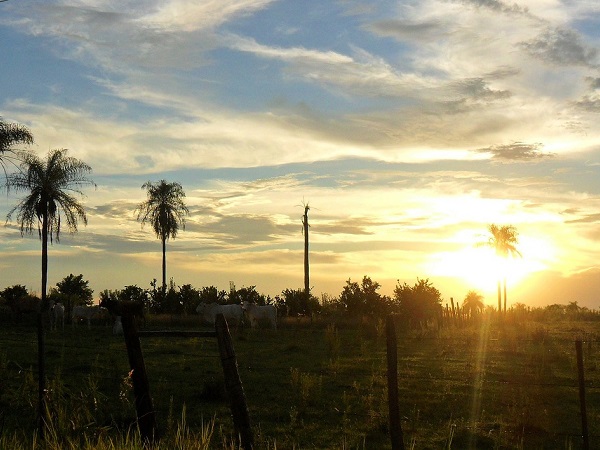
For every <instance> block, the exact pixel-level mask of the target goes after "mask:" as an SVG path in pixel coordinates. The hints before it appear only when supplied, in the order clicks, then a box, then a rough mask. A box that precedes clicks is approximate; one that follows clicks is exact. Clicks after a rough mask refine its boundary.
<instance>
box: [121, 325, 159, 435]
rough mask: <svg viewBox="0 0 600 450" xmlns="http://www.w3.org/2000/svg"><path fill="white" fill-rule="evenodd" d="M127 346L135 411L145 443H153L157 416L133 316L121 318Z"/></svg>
mask: <svg viewBox="0 0 600 450" xmlns="http://www.w3.org/2000/svg"><path fill="white" fill-rule="evenodd" d="M121 323H122V325H123V334H124V336H125V345H126V346H127V357H128V358H129V367H131V381H132V383H133V394H134V396H135V410H136V414H137V421H138V427H139V429H140V436H141V438H142V441H143V442H152V441H153V440H154V438H155V437H156V434H157V433H156V415H155V412H154V407H153V405H152V397H150V383H149V382H148V375H147V374H146V365H145V364H144V354H143V353H142V346H141V344H140V337H139V336H138V332H137V326H136V323H135V317H134V316H133V315H132V314H123V316H121Z"/></svg>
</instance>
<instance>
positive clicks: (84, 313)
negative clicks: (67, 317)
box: [71, 305, 106, 328]
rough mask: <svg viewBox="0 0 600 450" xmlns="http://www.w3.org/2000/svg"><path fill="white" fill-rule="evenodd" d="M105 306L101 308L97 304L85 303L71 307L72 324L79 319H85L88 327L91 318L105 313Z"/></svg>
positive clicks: (96, 317) (99, 316)
mask: <svg viewBox="0 0 600 450" xmlns="http://www.w3.org/2000/svg"><path fill="white" fill-rule="evenodd" d="M105 312H106V308H102V307H100V306H98V305H94V306H87V305H78V306H74V307H73V312H72V313H71V319H72V324H73V325H76V324H77V322H78V321H79V319H83V320H86V321H87V326H88V328H90V324H91V320H92V319H98V318H101V317H103V316H104V315H105Z"/></svg>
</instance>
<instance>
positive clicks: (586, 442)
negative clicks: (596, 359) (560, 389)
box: [575, 339, 590, 450]
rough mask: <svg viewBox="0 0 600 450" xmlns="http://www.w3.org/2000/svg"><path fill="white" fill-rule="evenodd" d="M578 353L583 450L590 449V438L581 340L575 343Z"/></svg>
mask: <svg viewBox="0 0 600 450" xmlns="http://www.w3.org/2000/svg"><path fill="white" fill-rule="evenodd" d="M575 350H576V352H577V373H578V380H579V407H580V409H581V434H582V436H583V450H589V449H590V437H589V434H588V423H587V409H586V406H585V379H584V374H583V351H582V347H581V339H577V340H576V341H575Z"/></svg>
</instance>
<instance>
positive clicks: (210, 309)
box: [196, 303, 244, 326]
mask: <svg viewBox="0 0 600 450" xmlns="http://www.w3.org/2000/svg"><path fill="white" fill-rule="evenodd" d="M196 312H197V313H198V314H200V315H201V316H202V320H204V321H205V322H208V323H210V324H211V325H214V324H215V322H216V320H217V314H223V317H225V319H226V320H227V322H228V323H229V324H230V325H235V326H237V325H238V324H239V323H240V322H241V320H242V317H243V316H244V311H243V310H242V305H220V304H218V303H200V304H199V305H198V307H197V308H196Z"/></svg>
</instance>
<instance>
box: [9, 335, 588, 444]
mask: <svg viewBox="0 0 600 450" xmlns="http://www.w3.org/2000/svg"><path fill="white" fill-rule="evenodd" d="M80 332H81V333H85V332H87V330H83V329H82V330H80ZM281 332H283V333H285V331H283V330H282V331H281ZM572 334H573V333H566V334H565V337H564V338H553V339H552V340H550V341H548V342H546V343H545V344H544V343H542V344H543V348H544V350H545V351H547V352H548V353H551V352H553V351H555V352H556V356H557V357H559V356H560V357H563V358H572V360H573V367H575V351H574V348H575V347H574V346H573V344H574V342H575V341H576V339H573V337H572ZM586 336H587V338H588V339H585V340H582V343H583V344H584V345H585V347H584V349H585V351H587V352H588V353H589V354H591V353H593V351H594V349H596V348H598V346H599V345H600V339H598V338H597V336H596V335H595V334H593V333H589V334H587V335H586ZM72 337H73V335H68V336H66V337H65V336H63V338H62V339H61V338H60V337H59V336H58V335H54V336H51V339H49V340H48V341H47V351H48V352H50V353H53V354H55V355H60V354H61V352H66V353H68V351H70V350H72V351H81V352H84V353H88V354H90V355H92V356H93V357H90V362H89V364H81V362H79V363H77V364H73V365H69V364H68V363H67V362H66V359H65V358H63V359H61V358H60V357H58V358H56V361H57V364H60V365H57V366H56V367H52V366H49V368H48V369H49V370H48V372H47V374H48V376H49V377H50V378H52V377H55V376H63V377H64V376H65V374H69V376H70V377H71V378H73V379H77V378H84V377H86V376H90V373H93V376H94V377H96V378H98V379H101V380H106V381H108V382H111V383H113V384H117V383H119V382H121V381H122V380H123V377H124V376H126V374H127V371H128V365H127V361H126V358H125V355H124V353H125V348H124V346H123V342H122V340H120V339H119V338H113V337H112V336H109V335H108V331H107V336H106V338H107V341H108V342H109V344H110V347H111V351H113V352H114V354H113V359H114V360H115V361H119V364H118V366H115V365H103V364H101V363H100V362H98V361H95V359H94V358H96V356H97V355H96V354H94V352H99V351H100V350H105V349H104V348H102V346H99V345H92V344H89V343H83V342H77V341H75V340H66V339H68V338H72ZM403 339H404V338H402V337H400V338H399V340H398V342H399V343H400V344H401V345H400V348H401V354H400V356H399V361H400V362H402V359H403V358H406V357H407V355H410V351H409V349H410V347H411V339H406V340H403ZM415 340H418V341H431V343H432V344H438V345H456V343H457V340H456V339H451V338H440V337H419V338H416V339H415ZM467 340H468V339H467ZM490 341H491V342H500V340H497V339H491V340H490ZM514 341H515V342H516V343H517V344H520V345H525V344H540V341H539V340H538V339H521V338H519V339H514ZM36 346H37V341H36V340H35V336H34V334H33V332H32V334H31V336H30V337H29V338H28V337H27V336H24V337H23V336H21V337H17V336H12V337H11V336H0V371H1V372H2V373H5V374H12V375H13V376H19V375H21V374H24V373H28V374H31V375H34V376H36V375H37V368H36V365H35V358H31V360H30V361H29V362H28V361H27V360H26V359H24V360H22V361H17V358H7V357H5V356H3V354H4V350H3V349H6V348H9V347H10V348H11V353H20V354H27V353H29V352H30V351H32V350H33V349H35V348H36ZM569 346H571V349H573V351H572V353H568V352H565V349H566V348H567V347H569ZM153 347H154V346H153V345H152V344H151V343H150V342H148V343H147V344H145V352H147V353H148V355H149V357H148V361H149V362H150V366H149V371H150V372H152V368H153V365H154V364H157V365H160V361H153V359H152V358H153V356H156V355H153V354H152V353H153V350H154V348H153ZM156 347H157V348H158V347H160V345H157V346H156ZM180 356H181V357H182V358H184V357H185V358H193V360H194V361H195V362H196V363H198V364H201V362H202V361H216V360H218V358H219V355H218V349H217V346H216V344H214V345H213V346H212V347H211V346H210V345H208V344H203V345H202V346H198V348H197V351H195V352H193V353H187V354H181V355H180ZM385 357H386V352H385V350H381V351H377V352H373V353H372V359H373V360H380V361H385ZM250 363H251V366H241V367H240V370H241V372H242V374H244V373H245V372H246V371H248V372H249V371H253V372H258V373H260V372H265V373H266V372H269V373H270V374H273V373H274V372H275V373H279V374H280V375H281V378H282V379H285V377H286V375H289V370H290V368H289V367H275V368H274V367H263V366H261V365H260V363H259V362H257V361H251V362H250ZM592 367H593V364H592ZM594 370H595V368H593V369H592V372H594ZM586 373H587V372H586ZM194 375H197V374H196V373H194ZM487 375H489V374H487ZM594 375H595V373H594ZM540 378H541V379H540V380H538V381H535V380H532V379H529V380H526V381H524V380H522V379H519V380H516V379H513V378H509V377H504V378H502V377H497V378H496V379H494V378H490V377H488V376H484V377H482V378H481V379H480V380H474V379H464V378H455V377H452V376H445V375H443V374H433V373H427V374H422V373H418V371H417V370H416V369H411V368H408V369H407V368H406V367H404V366H403V365H402V364H400V365H399V367H398V381H399V385H400V391H401V393H402V389H403V384H408V383H410V382H411V381H416V382H429V383H431V384H441V385H443V384H452V385H455V386H457V387H461V388H463V389H464V390H473V389H474V388H475V387H476V383H479V385H480V386H485V385H511V386H515V387H520V388H523V389H525V390H527V389H530V388H540V389H554V390H556V389H561V390H566V391H567V393H566V394H565V397H573V398H575V399H577V398H578V389H580V388H581V384H580V383H579V382H578V379H577V373H576V372H573V374H572V376H561V377H558V378H556V379H552V380H551V381H544V377H540ZM550 378H551V377H550ZM151 383H152V384H153V385H157V386H159V388H158V389H157V390H159V389H161V386H170V387H172V386H177V385H182V386H183V385H189V380H181V379H177V378H176V377H171V378H169V379H167V378H161V377H156V378H152V380H151ZM584 387H585V390H586V392H589V393H590V394H593V395H594V396H597V395H598V392H599V391H600V383H599V381H598V377H596V376H594V377H586V378H585V382H584ZM480 388H481V387H480ZM426 394H427V393H423V395H426ZM164 405H165V403H163V404H162V405H161V406H160V407H159V408H157V409H158V410H159V411H161V412H163V413H167V412H169V406H168V403H167V406H164ZM555 406H556V407H560V405H555ZM338 413H339V414H340V415H346V416H352V417H356V418H361V417H364V418H366V417H372V416H373V412H369V413H364V414H362V413H361V412H357V411H342V410H340V411H338ZM378 414H379V418H380V419H385V418H386V413H385V412H382V411H381V412H379V413H378ZM596 414H597V412H596ZM402 420H403V421H406V420H407V419H406V417H404V418H403V419H402ZM461 426H462V427H463V428H466V429H469V428H473V429H474V428H476V426H472V425H469V424H461ZM523 432H524V433H535V432H536V431H535V430H523ZM552 435H554V436H556V437H568V438H573V439H581V438H582V432H580V431H579V430H572V429H571V430H554V431H553V432H552ZM589 439H590V440H592V441H594V442H598V441H600V435H598V434H597V433H591V434H589Z"/></svg>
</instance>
